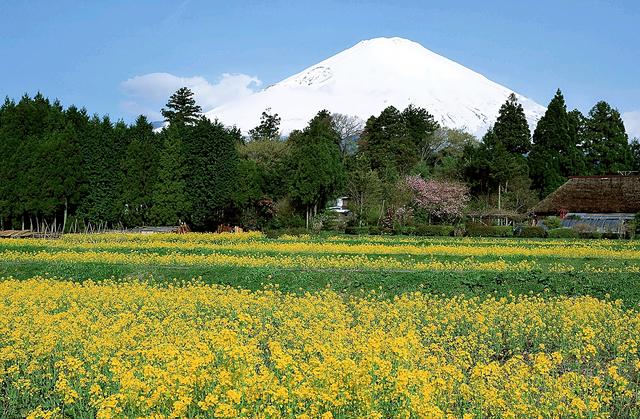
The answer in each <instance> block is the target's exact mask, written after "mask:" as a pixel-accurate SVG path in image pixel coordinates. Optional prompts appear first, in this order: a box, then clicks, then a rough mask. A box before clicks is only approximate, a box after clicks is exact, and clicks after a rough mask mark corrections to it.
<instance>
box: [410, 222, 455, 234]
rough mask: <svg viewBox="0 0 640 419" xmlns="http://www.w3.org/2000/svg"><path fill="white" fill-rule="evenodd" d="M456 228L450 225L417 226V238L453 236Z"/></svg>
mask: <svg viewBox="0 0 640 419" xmlns="http://www.w3.org/2000/svg"><path fill="white" fill-rule="evenodd" d="M454 229H455V227H454V226H449V225H429V224H421V225H418V226H416V228H415V235H416V236H452V235H453V231H454Z"/></svg>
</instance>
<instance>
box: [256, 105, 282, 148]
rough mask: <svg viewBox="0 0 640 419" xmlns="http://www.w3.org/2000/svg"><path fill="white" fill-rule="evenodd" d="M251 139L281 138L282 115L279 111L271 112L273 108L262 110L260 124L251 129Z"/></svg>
mask: <svg viewBox="0 0 640 419" xmlns="http://www.w3.org/2000/svg"><path fill="white" fill-rule="evenodd" d="M249 137H250V138H251V140H253V141H256V140H278V139H280V117H279V116H278V114H277V113H275V114H271V108H267V109H265V110H264V111H263V112H262V116H261V117H260V125H258V126H257V127H255V128H253V129H251V130H250V131H249Z"/></svg>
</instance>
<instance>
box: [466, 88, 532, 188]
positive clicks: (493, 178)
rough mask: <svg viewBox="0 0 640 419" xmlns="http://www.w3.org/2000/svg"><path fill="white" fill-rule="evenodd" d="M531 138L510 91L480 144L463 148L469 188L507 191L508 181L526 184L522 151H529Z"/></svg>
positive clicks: (526, 169) (519, 106)
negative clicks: (493, 123) (494, 121)
mask: <svg viewBox="0 0 640 419" xmlns="http://www.w3.org/2000/svg"><path fill="white" fill-rule="evenodd" d="M530 137H531V132H530V131H529V124H528V123H527V119H526V117H525V115H524V110H523V108H522V105H521V104H520V103H518V100H517V98H516V96H515V95H514V94H513V93H512V94H511V95H509V97H508V98H507V100H506V102H505V103H504V104H503V105H502V106H501V107H500V111H499V113H498V118H497V119H496V123H495V125H494V126H493V127H491V128H490V129H489V131H487V133H486V134H485V136H484V137H483V138H482V144H480V146H479V147H477V148H476V147H467V148H465V150H466V157H465V160H466V168H465V177H466V178H467V181H468V182H469V184H470V186H471V188H472V191H473V192H474V193H475V194H482V193H493V192H497V190H498V189H500V190H502V191H505V190H506V191H508V190H509V186H510V184H511V185H514V184H518V185H523V184H528V179H527V178H528V175H529V171H528V167H527V161H526V158H525V157H524V156H523V154H525V153H527V152H528V151H529V148H530V146H531V138H530ZM525 180H526V181H525Z"/></svg>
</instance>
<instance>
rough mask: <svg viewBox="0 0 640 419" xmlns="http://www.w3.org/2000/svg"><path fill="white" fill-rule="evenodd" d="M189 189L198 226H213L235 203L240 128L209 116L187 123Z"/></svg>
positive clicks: (190, 219) (195, 225)
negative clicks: (227, 125) (212, 119)
mask: <svg viewBox="0 0 640 419" xmlns="http://www.w3.org/2000/svg"><path fill="white" fill-rule="evenodd" d="M182 131H183V132H184V146H185V151H186V155H187V165H188V168H189V170H188V172H187V178H186V179H187V193H188V194H189V197H190V200H191V202H192V207H191V214H190V218H189V221H191V223H192V224H193V226H194V227H195V228H196V229H200V230H203V229H213V228H214V227H215V226H216V225H217V224H218V223H220V222H222V221H223V219H224V217H225V211H226V210H227V209H229V208H230V207H231V205H232V203H233V197H234V191H235V188H236V185H237V173H238V152H237V149H236V144H237V143H239V142H241V138H242V135H241V133H240V131H239V130H237V129H235V128H232V129H227V128H225V127H224V126H223V125H222V124H221V123H220V122H218V121H215V122H211V121H210V120H208V119H206V118H202V119H200V120H198V121H197V122H196V123H195V124H194V125H193V126H187V127H185V128H184V129H183V130H182Z"/></svg>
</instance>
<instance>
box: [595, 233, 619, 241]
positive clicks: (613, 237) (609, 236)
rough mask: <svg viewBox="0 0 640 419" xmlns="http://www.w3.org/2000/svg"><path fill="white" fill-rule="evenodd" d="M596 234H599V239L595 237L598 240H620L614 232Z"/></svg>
mask: <svg viewBox="0 0 640 419" xmlns="http://www.w3.org/2000/svg"><path fill="white" fill-rule="evenodd" d="M598 234H599V237H597V238H598V239H611V240H617V239H619V238H621V235H620V234H618V233H614V232H606V233H598ZM623 234H624V233H623ZM594 238H596V237H594Z"/></svg>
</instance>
